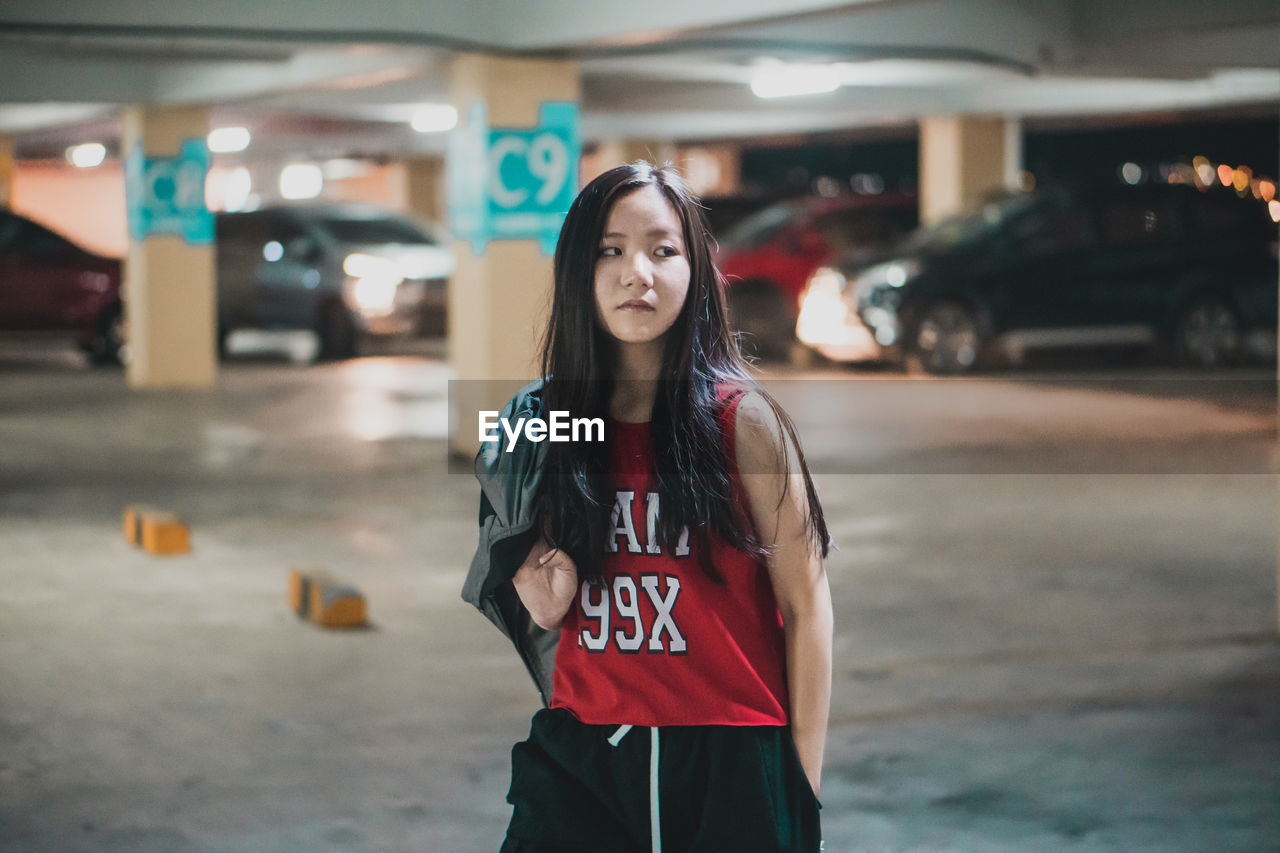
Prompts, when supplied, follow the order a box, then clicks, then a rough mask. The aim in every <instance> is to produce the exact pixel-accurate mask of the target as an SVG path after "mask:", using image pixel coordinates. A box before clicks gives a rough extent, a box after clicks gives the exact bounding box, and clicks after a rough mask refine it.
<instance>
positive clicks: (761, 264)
mask: <svg viewBox="0 0 1280 853" xmlns="http://www.w3.org/2000/svg"><path fill="white" fill-rule="evenodd" d="M917 218H918V214H917V207H916V199H915V196H914V195H906V194H902V193H884V194H881V195H857V196H852V195H851V196H837V197H835V198H825V197H821V196H814V197H808V198H802V199H795V200H792V201H785V202H780V203H778V204H775V205H771V206H770V207H766V208H764V209H763V210H761V211H759V212H758V213H755V214H753V215H751V216H749V217H747V218H746V219H744V220H742V221H741V222H739V223H738V224H736V225H734V226H733V227H731V228H729V229H728V230H727V231H726V232H725V233H724V234H723V235H721V236H720V252H719V255H718V257H717V260H716V265H717V266H718V267H719V268H720V271H721V272H722V273H724V274H725V276H726V277H727V278H728V279H729V290H728V297H729V310H730V313H731V314H732V316H733V321H734V324H735V326H736V327H737V328H738V329H739V330H741V331H742V332H744V333H746V338H747V339H746V341H745V344H746V348H747V349H748V350H749V351H751V352H754V353H755V354H757V355H760V356H765V357H785V356H786V355H787V353H788V352H789V351H790V349H791V344H792V343H793V342H794V341H795V329H796V317H797V316H798V315H799V311H800V295H801V293H802V292H803V291H804V286H805V283H806V282H807V281H808V280H809V276H811V275H812V274H813V272H814V270H816V269H818V267H820V266H822V265H823V264H826V263H829V262H831V261H832V260H834V259H836V258H840V257H847V256H849V255H851V254H853V255H856V254H857V253H858V252H859V250H865V251H868V252H871V251H875V250H878V249H882V248H884V247H885V246H887V245H889V244H890V243H892V242H894V241H895V240H897V239H898V238H899V237H902V236H904V235H906V234H907V233H909V232H910V231H911V230H912V229H914V228H915V227H916V222H917Z"/></svg>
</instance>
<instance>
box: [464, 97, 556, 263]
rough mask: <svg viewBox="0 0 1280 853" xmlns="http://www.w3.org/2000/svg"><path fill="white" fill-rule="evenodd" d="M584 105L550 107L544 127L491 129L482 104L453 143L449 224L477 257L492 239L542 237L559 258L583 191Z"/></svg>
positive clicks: (544, 111) (542, 117) (542, 116)
mask: <svg viewBox="0 0 1280 853" xmlns="http://www.w3.org/2000/svg"><path fill="white" fill-rule="evenodd" d="M580 150H581V145H580V143H579V139H578V105H577V104H574V103H562V102H547V103H544V104H542V106H541V109H540V111H539V116H538V125H537V126H536V127H531V128H490V127H489V126H488V121H487V110H486V109H485V105H484V103H482V102H479V101H477V102H474V103H472V105H471V107H470V108H469V110H468V112H467V118H466V123H465V125H464V126H463V127H461V128H459V129H458V130H456V131H454V133H453V135H452V136H451V137H450V139H449V148H448V166H447V168H448V173H447V177H446V182H447V186H448V195H449V225H450V227H451V228H452V229H453V232H454V234H455V235H456V236H457V237H458V238H460V239H463V240H467V241H468V242H470V243H471V245H472V248H474V249H475V251H476V252H477V253H481V252H483V251H484V247H485V245H486V244H488V243H489V241H491V240H537V241H538V243H539V244H540V246H541V247H542V251H543V252H544V253H546V254H548V255H549V254H552V253H553V252H554V251H555V246H556V239H557V237H558V236H559V234H560V226H561V224H562V223H563V222H564V216H565V214H566V213H568V211H569V206H570V205H571V204H573V198H574V196H575V195H576V194H577V188H578V186H577V185H578V181H577V177H578V156H579V153H580Z"/></svg>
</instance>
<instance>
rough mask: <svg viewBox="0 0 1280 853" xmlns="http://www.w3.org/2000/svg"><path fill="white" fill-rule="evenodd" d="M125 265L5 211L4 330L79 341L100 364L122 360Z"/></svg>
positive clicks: (1, 226) (1, 266)
mask: <svg viewBox="0 0 1280 853" xmlns="http://www.w3.org/2000/svg"><path fill="white" fill-rule="evenodd" d="M122 322H123V311H122V308H121V301H120V261H119V260H118V259H116V258H104V257H102V256H101V255H95V254H94V253H93V252H90V251H88V250H86V249H83V248H81V247H80V246H77V245H76V244H75V243H72V242H71V241H70V240H68V239H67V238H65V237H62V236H61V235H58V234H55V233H54V232H53V231H50V230H49V229H48V228H45V227H44V226H43V225H40V224H39V223H37V222H33V221H32V220H30V219H27V218H26V217H23V216H19V215H17V214H16V213H11V212H9V211H5V210H0V332H4V333H6V334H18V335H24V336H26V335H32V336H39V337H62V338H71V339H74V340H75V341H76V342H77V343H78V344H79V345H80V348H81V349H83V350H84V351H85V352H86V353H88V355H89V357H90V359H92V360H93V361H94V362H95V363H97V364H116V363H118V362H119V360H120V357H121V353H122V348H123V339H122V336H121V324H122Z"/></svg>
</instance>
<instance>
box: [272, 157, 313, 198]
mask: <svg viewBox="0 0 1280 853" xmlns="http://www.w3.org/2000/svg"><path fill="white" fill-rule="evenodd" d="M323 189H324V174H323V173H322V172H321V171H320V167H319V166H317V165H315V164H314V163H294V164H292V165H289V166H285V167H284V168H283V169H281V170H280V195H282V196H284V197H285V198H287V199H293V200H297V199H304V198H315V197H316V196H318V195H320V191H321V190H323Z"/></svg>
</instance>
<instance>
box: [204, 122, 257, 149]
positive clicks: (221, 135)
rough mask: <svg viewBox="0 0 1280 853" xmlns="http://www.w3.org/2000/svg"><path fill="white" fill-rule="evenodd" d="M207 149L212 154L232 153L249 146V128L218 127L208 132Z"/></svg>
mask: <svg viewBox="0 0 1280 853" xmlns="http://www.w3.org/2000/svg"><path fill="white" fill-rule="evenodd" d="M208 141H209V150H210V151H212V152H213V153H214V154H234V153H235V152H237V151H243V150H244V149H246V148H248V147H249V130H248V128H244V127H219V128H216V129H214V130H211V131H210V132H209V139H208Z"/></svg>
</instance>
